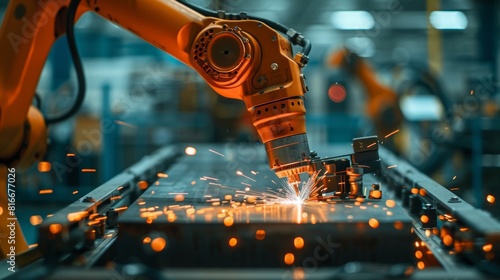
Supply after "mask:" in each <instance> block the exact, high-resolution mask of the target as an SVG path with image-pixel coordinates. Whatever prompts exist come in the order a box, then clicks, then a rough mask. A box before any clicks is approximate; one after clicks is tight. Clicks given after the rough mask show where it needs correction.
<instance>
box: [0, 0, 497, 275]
mask: <svg viewBox="0 0 500 280" xmlns="http://www.w3.org/2000/svg"><path fill="white" fill-rule="evenodd" d="M87 11H93V12H95V13H97V14H99V15H102V16H103V17H105V18H107V19H109V20H110V21H113V22H115V23H117V24H118V25H120V26H122V27H124V28H126V29H129V30H130V31H132V32H134V33H136V34H137V35H139V36H140V37H142V38H144V39H145V40H147V41H148V42H151V43H152V44H153V45H155V46H157V47H158V48H160V49H162V50H164V51H166V52H168V53H170V54H172V55H173V56H175V57H176V58H178V59H179V60H181V61H182V62H184V63H185V64H187V65H190V66H191V67H193V68H194V69H195V70H196V71H198V72H199V73H200V75H201V76H202V77H203V78H204V79H205V80H206V81H207V82H208V84H209V85H210V86H211V87H212V88H213V89H214V90H215V91H216V92H218V93H219V94H221V95H223V96H225V97H230V98H236V99H242V100H243V101H244V102H245V104H246V106H247V109H248V110H249V111H250V113H251V114H252V117H253V123H254V125H255V127H256V128H257V130H258V132H259V135H260V137H261V140H262V142H263V143H264V146H265V150H266V154H264V153H263V151H262V150H261V148H260V145H250V144H241V145H239V146H231V145H225V146H222V145H219V146H216V145H213V146H210V145H208V144H207V145H198V146H196V147H193V146H189V147H185V146H182V145H178V146H168V147H164V148H162V149H160V150H158V151H157V152H155V153H154V154H152V155H150V156H146V157H144V159H143V160H141V161H140V162H138V163H136V164H134V165H133V166H131V167H130V168H128V169H127V170H125V171H124V172H122V173H120V174H118V175H116V176H115V177H114V178H112V179H111V180H109V181H107V182H105V183H104V184H102V185H101V186H99V187H97V188H95V190H93V191H91V192H90V193H88V194H86V195H84V196H83V197H82V198H81V199H78V200H77V201H75V202H74V203H72V204H71V205H69V206H68V207H66V208H64V209H61V210H60V211H58V212H57V213H55V214H54V215H53V216H51V217H50V218H48V219H46V220H45V221H44V222H43V223H42V224H41V225H40V226H39V236H38V240H39V243H38V246H37V247H35V248H32V249H30V250H25V249H26V245H25V244H22V241H21V240H20V239H19V243H16V247H15V248H14V249H15V250H13V252H10V247H7V246H6V245H5V244H4V243H2V247H1V248H2V252H4V253H5V252H9V253H6V255H7V256H9V257H10V256H13V257H14V261H13V262H14V268H12V264H11V263H9V261H11V262H12V260H11V259H10V258H9V259H7V260H6V261H4V262H2V263H1V264H0V267H1V271H0V273H1V274H0V275H2V277H8V278H11V279H44V278H46V279H68V278H79V277H81V278H83V279H110V278H115V279H135V278H141V279H200V278H205V279H235V278H240V279H241V278H244V279H254V278H260V279H306V278H308V279H331V278H341V279H367V278H368V279H374V278H379V279H385V278H404V277H407V278H410V279H436V278H443V277H445V276H446V277H451V278H454V279H477V278H478V277H483V276H489V275H490V276H493V277H494V276H497V275H500V272H499V268H498V258H497V257H496V254H498V250H499V249H498V247H499V236H500V223H498V222H497V221H496V220H494V219H493V218H491V217H490V216H488V215H487V214H486V213H485V212H482V211H480V210H477V209H474V208H473V207H471V206H470V205H468V204H467V203H466V202H464V201H463V200H461V199H460V198H458V197H456V196H454V195H453V193H452V192H450V191H449V190H446V189H444V188H443V187H441V186H439V185H438V184H436V183H435V182H433V181H432V180H431V179H429V178H428V177H426V176H425V175H423V174H422V173H420V172H418V171H417V170H416V169H415V168H413V167H411V166H410V165H408V164H406V163H405V162H404V161H403V160H401V159H399V158H397V157H395V156H394V155H392V154H391V153H390V152H389V151H388V150H387V149H385V148H384V147H383V146H382V143H379V141H378V139H377V137H362V138H356V139H354V140H353V142H352V147H351V146H347V147H332V146H324V147H318V149H317V152H310V151H309V145H308V140H307V136H306V129H305V107H304V94H305V92H306V91H307V86H306V85H305V78H304V76H303V75H302V74H301V72H300V69H301V68H302V67H304V66H305V65H306V64H307V61H308V58H307V55H308V53H309V51H310V44H309V42H308V40H307V39H305V38H304V37H303V36H302V35H301V34H300V33H298V32H296V31H294V30H293V29H289V28H286V27H284V26H282V25H279V24H277V23H275V22H272V21H269V20H266V19H261V18H254V17H251V16H250V15H247V14H246V13H240V14H228V13H225V12H222V11H219V12H212V11H207V10H204V9H201V8H198V7H196V6H193V5H191V4H189V3H186V2H184V1H180V2H175V1H161V0H148V1H141V2H140V4H139V1H136V0H127V1H123V0H122V1H120V0H96V1H82V2H81V3H80V1H78V0H71V1H64V0H61V1H59V0H58V1H56V0H53V1H39V2H37V3H31V2H30V4H27V3H25V2H23V1H20V0H19V1H18V0H15V1H11V2H10V3H9V8H8V10H7V16H6V18H5V19H4V24H3V26H2V29H1V30H0V49H1V50H3V51H4V50H5V51H4V57H5V58H6V59H5V61H4V62H3V64H2V66H1V67H0V69H1V70H0V79H1V80H0V86H1V87H2V96H1V99H0V102H1V103H0V110H1V111H0V133H1V135H2V136H5V137H2V138H1V139H0V156H1V158H2V168H1V174H0V175H2V178H7V176H6V174H7V173H13V172H11V170H12V168H9V169H7V168H6V167H7V166H15V167H16V168H21V167H23V166H27V165H29V164H31V163H32V162H33V161H35V160H37V159H39V158H40V157H41V156H42V154H43V153H44V149H45V141H46V133H45V128H46V125H45V124H46V123H49V124H50V123H53V122H56V121H59V120H61V119H65V118H67V116H69V115H71V114H72V113H73V111H74V110H76V109H77V107H78V105H76V106H75V107H74V108H72V109H71V110H69V111H68V112H66V113H65V114H63V115H62V116H59V117H56V118H49V117H46V118H45V119H44V117H42V116H41V114H40V113H39V112H38V110H37V109H36V108H35V107H34V106H30V104H31V101H32V100H31V99H32V98H33V96H34V92H35V88H36V79H33V77H38V76H39V74H40V71H41V68H42V65H43V61H44V60H45V58H46V53H47V52H48V49H49V48H50V45H51V43H52V42H53V41H54V40H55V39H57V37H59V36H60V35H61V34H63V33H64V32H66V33H67V34H68V39H69V42H70V45H71V46H72V52H73V54H75V50H76V48H75V45H74V38H72V37H73V35H72V33H73V31H72V27H73V22H74V20H75V19H77V18H78V17H79V16H81V15H82V14H83V13H84V12H87ZM43 15H47V16H45V17H44V16H43ZM50 15H53V16H50ZM166 15H168V19H166ZM26 18H28V19H31V18H33V19H36V20H35V24H33V27H34V28H33V29H34V31H35V32H33V33H32V35H30V36H24V37H23V35H22V34H23V31H25V30H26V28H27V27H26V26H27V25H26V21H25V20H24V19H26ZM278 32H281V33H283V34H285V35H286V36H288V39H287V38H285V37H284V36H283V35H281V34H280V33H278ZM20 34H21V35H20ZM290 42H292V43H293V44H296V45H299V46H301V47H302V48H303V49H302V51H301V52H300V53H298V54H297V55H295V56H293V55H292V48H291V45H290ZM35 50H36V51H35ZM35 53H37V54H40V55H34V54H35ZM74 56H75V57H77V56H76V55H74ZM76 61H78V60H76ZM78 64H80V63H79V62H77V63H76V66H77V68H81V67H80V66H78ZM77 73H78V76H79V79H80V88H79V92H80V93H81V92H82V91H83V90H84V88H83V86H82V85H83V84H82V83H81V82H82V79H83V75H82V74H83V73H82V72H81V69H80V70H77ZM78 98H79V100H80V101H77V103H76V104H78V103H79V102H81V98H82V95H81V94H79V95H78ZM26 116H27V117H26ZM351 149H352V150H353V152H351ZM182 150H184V151H185V152H184V153H182V152H180V151H182ZM318 154H322V155H332V154H333V155H341V156H333V157H327V158H320V157H319V156H318ZM270 170H271V171H270ZM365 174H366V175H365ZM257 175H258V176H257ZM276 175H278V177H282V178H283V180H282V181H277V179H273V178H275V177H276ZM301 175H308V176H309V177H310V178H309V179H308V180H307V182H305V183H304V182H303V181H305V180H304V178H301V177H304V176H301ZM362 178H363V179H362ZM2 185H5V182H3V183H2ZM7 186H8V185H7ZM9 193H10V192H9ZM2 198H3V197H2ZM3 199H4V201H6V199H5V198H3ZM11 218H13V217H11ZM13 220H15V218H13ZM12 223H15V222H12ZM15 228H16V229H17V230H18V233H19V234H20V231H19V227H15ZM19 236H20V235H19ZM21 251H24V252H23V253H21ZM388 251H390V253H388ZM429 267H430V268H431V269H426V268H429ZM13 270H15V272H14V271H13Z"/></svg>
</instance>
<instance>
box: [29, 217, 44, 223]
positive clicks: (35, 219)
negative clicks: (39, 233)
mask: <svg viewBox="0 0 500 280" xmlns="http://www.w3.org/2000/svg"><path fill="white" fill-rule="evenodd" d="M42 222H43V218H42V216H40V215H34V216H31V217H30V223H31V225H33V226H37V225H39V224H41V223H42Z"/></svg>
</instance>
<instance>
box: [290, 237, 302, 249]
mask: <svg viewBox="0 0 500 280" xmlns="http://www.w3.org/2000/svg"><path fill="white" fill-rule="evenodd" d="M293 246H294V247H295V248H297V249H302V248H304V239H303V238H302V237H300V236H299V237H295V239H294V240H293Z"/></svg>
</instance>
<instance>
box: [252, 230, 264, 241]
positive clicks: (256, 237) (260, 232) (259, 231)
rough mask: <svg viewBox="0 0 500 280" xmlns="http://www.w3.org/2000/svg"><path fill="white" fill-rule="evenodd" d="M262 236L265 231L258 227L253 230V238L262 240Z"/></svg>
mask: <svg viewBox="0 0 500 280" xmlns="http://www.w3.org/2000/svg"><path fill="white" fill-rule="evenodd" d="M264 238H266V231H265V230H263V229H258V230H257V231H256V232H255V239H257V240H264Z"/></svg>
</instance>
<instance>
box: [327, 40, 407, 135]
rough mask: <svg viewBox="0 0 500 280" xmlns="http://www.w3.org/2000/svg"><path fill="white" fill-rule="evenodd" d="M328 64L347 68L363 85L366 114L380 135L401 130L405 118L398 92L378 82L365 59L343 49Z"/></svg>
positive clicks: (332, 56) (331, 57)
mask: <svg viewBox="0 0 500 280" xmlns="http://www.w3.org/2000/svg"><path fill="white" fill-rule="evenodd" d="M327 64H328V65H330V66H334V67H346V68H347V69H348V70H349V71H350V72H351V73H352V74H353V75H354V76H355V77H357V78H358V79H359V80H360V82H361V83H362V84H363V86H364V88H365V92H366V95H367V100H366V113H367V115H368V117H370V119H371V120H372V121H373V123H374V125H375V128H376V131H377V133H378V134H379V135H386V134H388V133H390V132H392V131H394V130H395V129H397V128H399V126H400V124H401V122H402V119H403V118H402V114H401V111H400V108H399V104H398V102H399V101H398V96H397V94H396V92H394V91H393V90H392V89H390V88H389V87H387V86H385V85H383V84H381V83H380V82H379V81H378V80H377V77H376V75H375V72H374V71H373V69H372V68H371V67H370V65H369V64H368V63H367V62H366V61H365V60H364V59H363V58H361V57H359V56H357V55H356V54H355V53H353V52H351V51H349V50H348V49H345V48H343V49H341V50H339V51H337V52H335V53H333V54H331V55H330V56H329V57H328V61H327Z"/></svg>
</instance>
